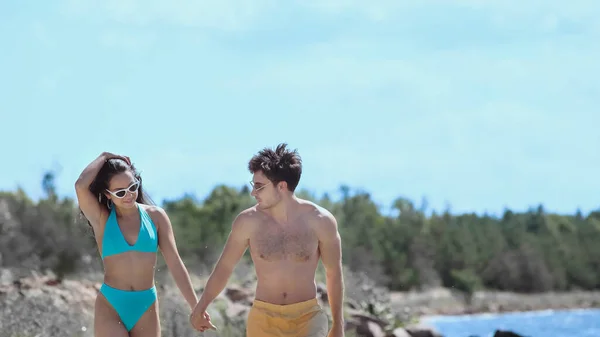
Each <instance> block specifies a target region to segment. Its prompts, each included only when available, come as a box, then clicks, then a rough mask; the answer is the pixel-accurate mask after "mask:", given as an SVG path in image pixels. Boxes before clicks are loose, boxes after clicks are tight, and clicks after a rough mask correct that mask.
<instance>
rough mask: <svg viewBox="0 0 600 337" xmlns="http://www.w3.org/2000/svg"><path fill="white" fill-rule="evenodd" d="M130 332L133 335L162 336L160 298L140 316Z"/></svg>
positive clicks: (134, 336)
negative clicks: (159, 309) (159, 310)
mask: <svg viewBox="0 0 600 337" xmlns="http://www.w3.org/2000/svg"><path fill="white" fill-rule="evenodd" d="M129 334H130V336H131V337H160V317H159V312H158V300H156V301H155V302H154V304H152V305H151V306H150V308H148V310H147V311H146V312H145V313H144V314H143V315H142V317H140V319H139V321H138V322H137V324H136V325H135V326H134V327H133V329H131V331H130V332H129Z"/></svg>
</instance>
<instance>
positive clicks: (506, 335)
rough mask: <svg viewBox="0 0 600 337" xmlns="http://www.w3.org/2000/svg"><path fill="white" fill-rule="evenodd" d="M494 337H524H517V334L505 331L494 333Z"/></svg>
mask: <svg viewBox="0 0 600 337" xmlns="http://www.w3.org/2000/svg"><path fill="white" fill-rule="evenodd" d="M494 337H525V336H523V335H519V334H518V333H515V332H512V331H507V330H496V332H495V333H494Z"/></svg>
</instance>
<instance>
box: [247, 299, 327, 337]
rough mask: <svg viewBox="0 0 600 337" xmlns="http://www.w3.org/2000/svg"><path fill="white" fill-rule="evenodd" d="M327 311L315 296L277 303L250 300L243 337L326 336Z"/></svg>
mask: <svg viewBox="0 0 600 337" xmlns="http://www.w3.org/2000/svg"><path fill="white" fill-rule="evenodd" d="M328 332H329V321H328V318H327V313H325V311H324V310H323V308H321V306H320V305H319V303H318V302H317V299H316V298H315V299H311V300H308V301H304V302H299V303H294V304H287V305H277V304H271V303H267V302H262V301H258V300H254V303H253V304H252V308H251V309H250V312H249V313H248V320H247V324H246V337H327V333H328Z"/></svg>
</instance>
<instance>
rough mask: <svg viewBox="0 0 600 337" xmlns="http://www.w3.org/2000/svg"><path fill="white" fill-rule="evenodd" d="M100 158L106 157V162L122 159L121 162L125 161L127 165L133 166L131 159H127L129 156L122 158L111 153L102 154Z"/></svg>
mask: <svg viewBox="0 0 600 337" xmlns="http://www.w3.org/2000/svg"><path fill="white" fill-rule="evenodd" d="M100 156H101V157H104V160H110V159H121V160H124V161H125V162H126V163H127V165H131V159H129V157H127V156H121V155H118V154H114V153H111V152H102V154H101V155H100Z"/></svg>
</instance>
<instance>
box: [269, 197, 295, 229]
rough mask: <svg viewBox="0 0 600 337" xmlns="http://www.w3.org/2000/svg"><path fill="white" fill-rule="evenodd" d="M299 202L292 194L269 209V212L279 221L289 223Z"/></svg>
mask: <svg viewBox="0 0 600 337" xmlns="http://www.w3.org/2000/svg"><path fill="white" fill-rule="evenodd" d="M297 204H298V199H297V198H296V196H295V195H293V194H292V195H291V196H289V197H285V198H283V200H281V202H280V203H279V204H277V205H276V206H274V207H272V208H271V209H270V210H269V213H270V215H271V217H273V219H275V221H277V222H278V223H280V224H287V223H288V222H289V217H290V215H291V214H292V212H293V210H294V208H295V206H296V205H297Z"/></svg>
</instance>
